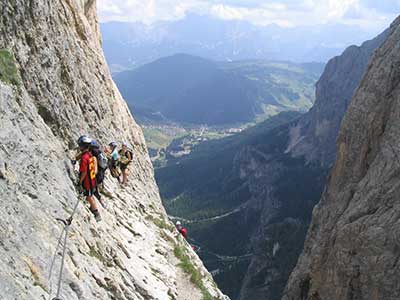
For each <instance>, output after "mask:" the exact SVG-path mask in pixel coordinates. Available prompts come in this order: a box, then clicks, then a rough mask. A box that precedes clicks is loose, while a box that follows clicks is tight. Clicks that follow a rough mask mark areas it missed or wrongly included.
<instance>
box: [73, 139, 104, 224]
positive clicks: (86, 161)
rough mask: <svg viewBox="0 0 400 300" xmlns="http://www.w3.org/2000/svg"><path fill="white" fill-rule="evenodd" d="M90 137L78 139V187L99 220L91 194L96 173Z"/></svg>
mask: <svg viewBox="0 0 400 300" xmlns="http://www.w3.org/2000/svg"><path fill="white" fill-rule="evenodd" d="M91 143H92V139H91V138H89V137H87V136H81V137H80V138H79V139H78V145H79V150H80V152H81V155H80V162H79V182H78V187H79V188H81V189H82V191H83V194H84V195H85V196H86V200H87V201H88V202H89V204H90V211H91V212H92V213H93V215H94V217H95V219H96V221H97V222H99V221H101V216H100V213H99V210H98V209H97V204H96V200H95V199H94V197H93V195H94V194H95V191H96V173H97V159H96V157H95V156H93V155H92V153H91V152H90V146H91Z"/></svg>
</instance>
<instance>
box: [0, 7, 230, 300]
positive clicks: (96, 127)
mask: <svg viewBox="0 0 400 300" xmlns="http://www.w3.org/2000/svg"><path fill="white" fill-rule="evenodd" d="M0 10H1V12H2V13H1V15H0V24H1V26H0V49H1V50H0V125H1V126H0V264H1V266H2V267H1V270H0V298H1V299H4V300H9V299H10V300H11V299H45V298H46V299H47V298H49V297H54V296H55V294H54V292H55V283H56V280H57V275H56V274H55V272H54V274H53V277H52V280H51V281H49V280H48V278H47V276H48V275H49V268H50V262H51V258H52V255H53V253H54V251H55V249H56V245H57V239H58V237H59V235H60V233H61V230H62V225H61V224H60V223H59V222H57V221H56V218H67V217H68V216H69V215H70V213H71V210H72V207H73V206H74V204H75V203H76V202H77V200H78V195H77V193H76V191H75V188H74V182H75V180H76V177H75V172H74V169H73V166H72V165H71V163H70V156H69V155H70V151H69V150H71V149H72V148H73V147H75V141H76V139H77V137H78V136H80V135H81V134H84V133H88V134H90V135H91V136H94V137H97V138H98V140H99V141H100V142H101V143H103V144H104V143H108V142H109V141H111V140H117V141H128V142H130V143H131V144H133V145H134V146H135V159H134V163H133V165H132V167H131V174H130V178H131V181H130V184H129V186H128V187H126V188H125V189H121V187H119V185H118V184H117V183H116V181H115V180H113V179H112V178H108V177H107V178H106V188H107V189H108V190H109V191H111V192H112V193H113V195H114V197H113V199H107V201H108V204H109V205H108V209H107V210H104V209H103V210H102V211H101V212H102V215H103V221H102V222H101V223H98V224H97V223H95V222H94V220H93V218H92V217H91V215H90V213H89V211H88V209H87V204H86V203H81V204H80V207H79V209H78V213H77V215H76V216H75V220H74V222H73V224H72V227H71V231H70V234H69V242H68V245H67V246H68V247H67V248H68V250H67V254H66V261H65V264H66V265H65V271H64V280H63V289H62V294H61V295H62V299H64V300H67V299H68V300H72V299H87V300H89V299H160V300H164V299H165V300H167V299H178V300H179V299H182V300H183V299H188V295H190V297H191V299H198V300H200V299H202V297H203V296H204V295H206V296H209V297H211V298H215V299H221V298H222V297H223V295H222V294H221V293H220V292H219V290H218V289H217V288H216V287H215V285H214V284H213V281H212V278H211V276H210V275H209V274H208V273H207V271H206V270H205V268H204V267H203V265H202V263H201V262H200V261H199V259H198V258H197V256H196V255H195V254H194V253H193V252H192V250H191V249H190V248H189V247H188V246H187V244H186V243H185V242H184V241H182V240H180V239H179V238H178V239H176V238H175V237H174V234H173V231H174V230H173V227H171V225H170V224H169V223H168V221H167V219H166V215H165V212H164V209H163V207H162V205H161V202H160V199H159V195H158V189H157V186H156V184H155V182H154V179H153V169H152V166H151V163H150V160H149V157H148V154H147V150H146V146H145V143H144V138H143V135H142V132H141V130H140V128H139V127H138V126H137V125H136V123H135V122H134V120H133V118H132V116H131V115H130V113H129V110H128V108H127V106H126V104H125V102H124V101H123V100H122V98H121V96H120V94H119V92H118V90H117V89H116V88H115V85H114V83H113V81H112V79H111V76H110V74H109V72H108V69H107V66H106V64H105V61H104V57H103V53H102V50H101V42H100V34H99V29H98V24H97V17H96V1H94V0H87V1H82V0H81V1H78V0H62V1H52V0H35V1H22V0H17V1H2V2H1V3H0ZM174 250H175V254H177V253H180V255H177V256H175V255H174ZM178 250H179V251H178ZM182 253H183V254H182ZM184 257H187V258H190V261H191V262H192V264H193V266H194V268H193V269H194V270H195V271H196V274H197V275H199V276H200V277H199V280H198V281H197V286H195V285H194V284H193V283H192V282H191V281H190V280H189V275H187V274H185V273H184V272H183V271H182V270H181V269H180V268H179V267H178V264H179V259H183V258H184ZM59 265H60V256H59V255H57V262H56V264H55V270H57V269H58V268H59ZM51 291H52V293H51V294H50V292H51Z"/></svg>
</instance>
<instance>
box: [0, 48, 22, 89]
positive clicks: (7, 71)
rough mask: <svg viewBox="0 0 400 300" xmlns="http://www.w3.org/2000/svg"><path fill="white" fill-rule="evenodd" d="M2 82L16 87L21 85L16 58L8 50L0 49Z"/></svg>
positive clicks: (0, 77)
mask: <svg viewBox="0 0 400 300" xmlns="http://www.w3.org/2000/svg"><path fill="white" fill-rule="evenodd" d="M0 80H1V81H3V82H5V83H9V84H13V85H16V86H19V85H20V78H19V75H18V69H17V66H16V64H15V58H14V56H13V54H12V53H11V52H10V51H8V50H6V49H0Z"/></svg>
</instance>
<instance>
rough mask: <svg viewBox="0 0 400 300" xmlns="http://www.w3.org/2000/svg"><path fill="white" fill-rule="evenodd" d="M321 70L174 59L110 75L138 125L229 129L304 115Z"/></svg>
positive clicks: (180, 56)
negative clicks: (286, 112)
mask: <svg viewBox="0 0 400 300" xmlns="http://www.w3.org/2000/svg"><path fill="white" fill-rule="evenodd" d="M323 66H324V65H323V64H321V63H304V64H295V63H289V62H272V61H238V62H216V61H212V60H208V59H204V58H201V57H196V56H192V55H187V54H176V55H173V56H169V57H165V58H161V59H158V60H156V61H155V62H152V63H149V64H146V65H144V66H141V67H139V68H137V69H134V70H130V71H124V72H121V73H118V74H114V80H115V82H116V84H117V86H118V88H119V90H120V91H121V93H122V95H123V97H124V98H125V100H126V101H127V102H128V104H129V106H130V108H131V110H132V111H133V114H134V115H135V116H136V117H137V118H138V120H139V121H140V122H142V123H149V122H150V123H168V122H169V123H171V122H174V123H178V124H192V125H193V124H197V125H200V124H206V125H227V124H241V123H248V122H254V121H257V120H259V119H265V118H267V117H268V116H270V115H272V114H276V113H277V112H279V111H284V110H297V111H306V110H308V109H309V108H310V107H311V106H312V104H313V102H314V85H315V83H316V81H317V79H318V77H319V76H320V74H321V72H322V69H323Z"/></svg>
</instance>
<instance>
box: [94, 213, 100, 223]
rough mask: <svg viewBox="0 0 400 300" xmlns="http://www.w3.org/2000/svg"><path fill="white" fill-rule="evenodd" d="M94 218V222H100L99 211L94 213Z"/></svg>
mask: <svg viewBox="0 0 400 300" xmlns="http://www.w3.org/2000/svg"><path fill="white" fill-rule="evenodd" d="M94 219H95V220H96V222H100V221H101V216H100V214H99V213H97V214H95V215H94Z"/></svg>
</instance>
